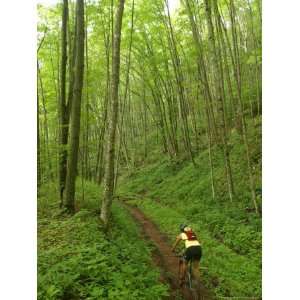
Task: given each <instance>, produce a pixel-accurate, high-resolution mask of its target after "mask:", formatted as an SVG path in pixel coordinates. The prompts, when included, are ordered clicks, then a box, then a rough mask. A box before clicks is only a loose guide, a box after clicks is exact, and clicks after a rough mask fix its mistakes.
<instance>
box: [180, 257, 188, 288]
mask: <svg viewBox="0 0 300 300" xmlns="http://www.w3.org/2000/svg"><path fill="white" fill-rule="evenodd" d="M180 270H181V272H180V283H181V284H182V283H183V282H184V280H185V276H186V270H187V261H186V260H185V259H182V261H181V269H180Z"/></svg>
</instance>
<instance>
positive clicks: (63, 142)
mask: <svg viewBox="0 0 300 300" xmlns="http://www.w3.org/2000/svg"><path fill="white" fill-rule="evenodd" d="M68 11H69V8H68V0H63V13H62V31H61V64H60V100H59V119H60V124H59V127H60V135H59V136H60V141H59V144H60V145H59V191H60V201H61V202H60V206H61V207H62V204H63V192H64V189H65V184H66V173H67V149H66V147H67V139H68V130H67V128H66V126H68V120H67V106H66V69H67V27H68Z"/></svg>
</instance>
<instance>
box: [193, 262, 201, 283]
mask: <svg viewBox="0 0 300 300" xmlns="http://www.w3.org/2000/svg"><path fill="white" fill-rule="evenodd" d="M199 269H200V260H196V259H194V260H193V261H192V272H193V276H194V278H196V279H198V280H199V279H200V271H199Z"/></svg>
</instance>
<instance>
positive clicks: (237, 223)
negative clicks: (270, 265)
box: [118, 120, 261, 297]
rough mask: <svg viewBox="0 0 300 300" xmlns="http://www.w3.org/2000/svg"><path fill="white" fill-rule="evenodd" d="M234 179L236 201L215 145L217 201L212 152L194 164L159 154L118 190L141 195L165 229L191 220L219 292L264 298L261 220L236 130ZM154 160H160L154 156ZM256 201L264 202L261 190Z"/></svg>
mask: <svg viewBox="0 0 300 300" xmlns="http://www.w3.org/2000/svg"><path fill="white" fill-rule="evenodd" d="M256 123H257V124H256V126H255V127H252V129H249V143H250V151H251V160H252V164H253V172H254V175H255V182H256V187H257V188H258V190H259V188H260V184H261V145H260V138H261V137H260V120H256ZM229 143H230V147H231V163H232V170H233V179H234V183H235V191H236V194H235V198H234V201H233V203H230V201H229V199H228V196H227V195H228V193H227V190H226V188H227V187H226V182H225V180H224V177H225V176H224V162H223V159H222V153H221V150H219V149H217V148H215V149H214V157H213V161H214V172H215V179H216V191H217V199H216V200H215V201H213V200H212V197H211V186H210V172H209V164H208V153H207V150H204V151H202V152H200V153H199V155H198V156H197V158H196V161H197V163H198V165H199V167H198V168H196V169H195V168H194V167H193V165H192V164H191V163H190V162H188V161H181V162H177V163H176V164H175V163H170V162H169V161H167V160H166V159H165V160H163V159H162V158H159V157H157V158H156V163H152V164H148V165H146V166H143V167H142V168H140V169H139V170H137V171H136V172H135V173H133V174H131V175H130V176H128V177H125V178H123V180H122V181H121V184H120V187H119V190H118V193H119V194H121V195H127V196H128V195H134V196H135V197H136V195H138V198H139V199H143V201H135V202H136V203H137V204H138V205H139V206H140V207H141V208H142V209H143V210H144V212H145V213H146V214H148V215H149V216H150V217H151V218H152V219H153V220H154V221H155V222H156V223H157V224H158V225H159V226H161V228H162V229H163V230H164V231H166V232H167V233H169V234H170V236H174V235H175V233H176V232H177V230H178V225H179V224H180V223H182V222H188V223H189V224H192V225H193V227H194V228H195V229H196V230H197V231H198V232H199V234H200V236H201V238H202V241H203V245H204V253H205V254H204V259H203V264H204V265H205V266H206V267H208V271H205V272H204V279H205V280H206V282H207V284H209V285H210V286H211V287H213V288H214V289H215V292H216V294H217V295H222V296H240V297H242V296H244V297H253V296H255V297H260V295H261V218H260V217H258V216H256V214H255V213H254V210H253V203H252V202H251V198H250V192H249V188H248V177H247V164H246V159H245V149H244V146H243V144H242V141H241V138H240V136H239V135H238V134H237V132H232V135H231V139H230V141H229ZM152 161H155V159H153V158H152ZM257 201H258V202H259V206H261V197H260V195H259V193H258V196H257Z"/></svg>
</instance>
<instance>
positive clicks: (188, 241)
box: [172, 224, 202, 285]
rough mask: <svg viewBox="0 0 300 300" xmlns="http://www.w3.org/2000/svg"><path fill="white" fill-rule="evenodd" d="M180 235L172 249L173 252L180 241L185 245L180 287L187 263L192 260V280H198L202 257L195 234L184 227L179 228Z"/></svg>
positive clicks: (183, 225)
mask: <svg viewBox="0 0 300 300" xmlns="http://www.w3.org/2000/svg"><path fill="white" fill-rule="evenodd" d="M179 230H180V234H179V235H178V236H177V238H176V241H175V243H174V245H173V247H172V251H173V252H174V251H175V248H176V246H177V245H178V243H179V242H180V241H184V243H185V251H184V253H183V261H182V268H181V272H180V273H181V274H180V285H183V284H184V279H185V275H186V270H187V265H188V262H189V261H190V260H191V259H192V272H193V276H194V278H198V279H199V275H200V274H199V264H200V259H201V256H202V247H201V244H200V242H199V240H198V239H197V237H196V234H195V233H194V232H193V230H192V229H191V228H190V227H189V226H187V225H185V224H181V225H180V226H179Z"/></svg>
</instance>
